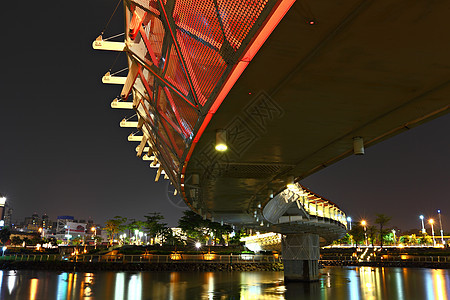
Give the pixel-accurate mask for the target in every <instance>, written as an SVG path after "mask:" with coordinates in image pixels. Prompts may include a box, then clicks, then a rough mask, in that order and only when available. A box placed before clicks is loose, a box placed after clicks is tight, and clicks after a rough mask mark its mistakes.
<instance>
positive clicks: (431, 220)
mask: <svg viewBox="0 0 450 300" xmlns="http://www.w3.org/2000/svg"><path fill="white" fill-rule="evenodd" d="M428 223H430V225H431V234H432V235H433V246H434V247H436V240H435V239H434V227H433V224H434V220H433V219H429V220H428Z"/></svg>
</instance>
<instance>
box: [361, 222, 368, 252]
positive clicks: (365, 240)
mask: <svg viewBox="0 0 450 300" xmlns="http://www.w3.org/2000/svg"><path fill="white" fill-rule="evenodd" d="M361 225H362V226H364V244H365V245H366V246H367V228H366V225H367V222H366V221H365V220H362V221H361Z"/></svg>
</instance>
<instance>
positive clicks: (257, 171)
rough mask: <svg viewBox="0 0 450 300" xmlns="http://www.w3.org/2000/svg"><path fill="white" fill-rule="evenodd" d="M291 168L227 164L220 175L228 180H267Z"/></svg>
mask: <svg viewBox="0 0 450 300" xmlns="http://www.w3.org/2000/svg"><path fill="white" fill-rule="evenodd" d="M291 167H292V166H290V165H285V164H283V165H282V164H280V165H277V164H227V165H225V166H224V168H223V169H222V170H221V171H220V173H221V174H220V175H221V176H223V177H228V178H268V177H273V176H274V175H276V174H279V173H282V172H284V171H287V170H288V169H290V168H291Z"/></svg>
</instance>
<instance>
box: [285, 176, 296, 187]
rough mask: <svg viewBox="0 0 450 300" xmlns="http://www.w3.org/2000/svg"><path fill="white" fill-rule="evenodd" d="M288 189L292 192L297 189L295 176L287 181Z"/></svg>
mask: <svg viewBox="0 0 450 300" xmlns="http://www.w3.org/2000/svg"><path fill="white" fill-rule="evenodd" d="M286 187H287V188H288V189H290V190H293V189H295V182H294V176H289V177H288V178H287V181H286Z"/></svg>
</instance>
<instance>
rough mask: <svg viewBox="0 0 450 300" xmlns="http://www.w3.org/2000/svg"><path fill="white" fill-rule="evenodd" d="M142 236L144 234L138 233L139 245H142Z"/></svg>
mask: <svg viewBox="0 0 450 300" xmlns="http://www.w3.org/2000/svg"><path fill="white" fill-rule="evenodd" d="M143 236H144V233H143V232H142V231H139V244H140V245H141V244H142V237H143Z"/></svg>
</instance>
